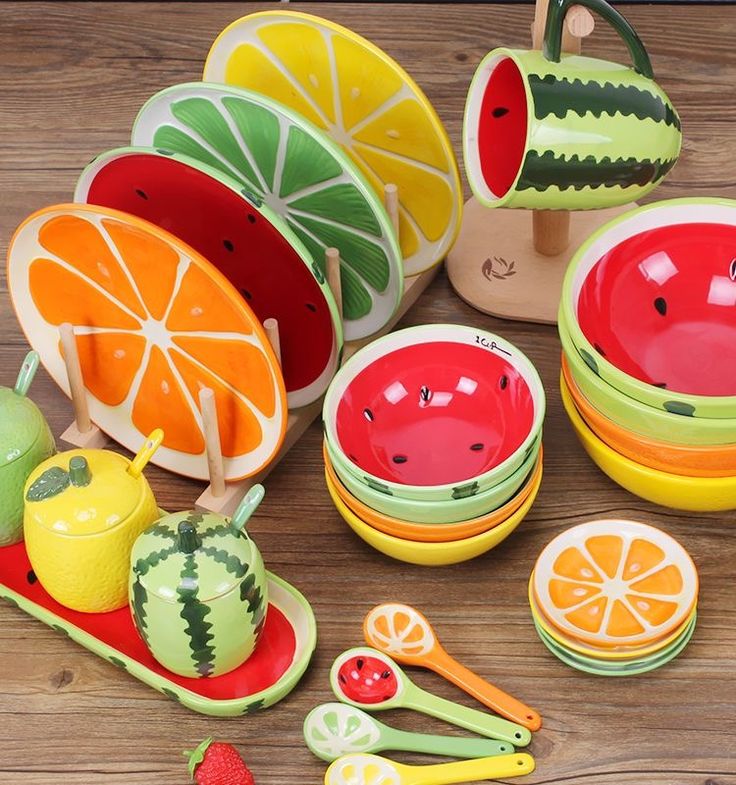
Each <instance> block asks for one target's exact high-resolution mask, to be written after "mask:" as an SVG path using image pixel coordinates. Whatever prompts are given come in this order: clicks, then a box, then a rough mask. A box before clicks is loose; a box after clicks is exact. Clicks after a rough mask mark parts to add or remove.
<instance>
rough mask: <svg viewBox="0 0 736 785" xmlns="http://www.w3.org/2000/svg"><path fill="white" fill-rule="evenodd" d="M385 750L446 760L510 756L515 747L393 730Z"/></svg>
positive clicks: (384, 747)
mask: <svg viewBox="0 0 736 785" xmlns="http://www.w3.org/2000/svg"><path fill="white" fill-rule="evenodd" d="M383 742H384V744H383V745H382V747H383V749H387V750H401V751H402V752H424V753H426V754H427V755H439V756H441V757H446V758H490V757H492V756H494V755H510V754H511V753H513V752H514V745H513V744H509V743H508V742H504V741H496V740H495V739H466V738H463V737H461V736H432V735H430V734H427V733H409V732H408V731H403V730H392V732H391V734H387V735H386V737H385V738H384V739H383Z"/></svg>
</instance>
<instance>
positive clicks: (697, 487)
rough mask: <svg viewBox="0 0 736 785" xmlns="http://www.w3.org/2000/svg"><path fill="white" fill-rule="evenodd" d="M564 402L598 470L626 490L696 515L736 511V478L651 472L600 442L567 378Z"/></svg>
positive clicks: (562, 391) (562, 390) (648, 499)
mask: <svg viewBox="0 0 736 785" xmlns="http://www.w3.org/2000/svg"><path fill="white" fill-rule="evenodd" d="M560 392H561V394H562V403H563V405H564V407H565V411H566V412H567V416H568V417H569V418H570V422H571V423H572V427H573V428H574V430H575V433H576V434H577V437H578V439H579V440H580V443H581V444H582V445H583V448H584V449H585V452H587V453H588V455H589V456H590V458H591V460H592V461H593V462H594V463H595V464H596V465H597V466H598V468H599V469H600V470H601V471H602V472H603V473H604V474H607V475H608V476H609V477H610V478H611V479H612V480H613V481H614V482H616V483H618V484H619V485H620V486H621V487H622V488H626V490H627V491H629V492H630V493H633V494H634V495H635V496H639V497H641V498H642V499H646V500H647V501H650V502H654V504H661V505H662V506H663V507H672V508H674V509H676V510H689V511H692V512H721V511H723V510H733V509H736V477H685V476H683V475H680V474H669V473H668V472H663V471H659V470H658V469H650V468H649V467H648V466H642V465H641V464H640V463H636V461H632V460H631V459H630V458H626V457H624V456H623V455H620V454H619V453H617V452H616V451H615V450H613V449H611V448H610V447H609V446H608V445H607V444H606V443H605V442H604V441H602V440H601V439H599V438H598V437H597V436H596V435H595V433H593V431H591V429H590V428H589V427H588V426H587V425H586V424H585V422H584V421H583V418H582V417H581V416H580V414H579V412H578V410H577V409H576V408H575V404H574V403H573V400H572V396H571V395H570V391H569V390H568V389H567V384H566V383H565V379H564V377H562V376H561V377H560Z"/></svg>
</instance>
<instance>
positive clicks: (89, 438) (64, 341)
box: [59, 322, 107, 448]
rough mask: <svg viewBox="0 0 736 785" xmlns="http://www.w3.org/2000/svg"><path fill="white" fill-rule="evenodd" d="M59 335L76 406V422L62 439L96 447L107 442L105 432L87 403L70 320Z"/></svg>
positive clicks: (63, 325)
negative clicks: (90, 412) (91, 413)
mask: <svg viewBox="0 0 736 785" xmlns="http://www.w3.org/2000/svg"><path fill="white" fill-rule="evenodd" d="M59 337H60V339H61V347H62V350H63V354H64V365H65V367H66V375H67V379H68V381H69V392H70V394H71V397H72V406H73V407H74V422H73V423H72V424H71V425H70V426H69V427H68V428H67V429H66V430H65V431H64V433H62V434H61V439H62V441H65V442H66V443H67V444H71V445H73V446H74V447H84V448H96V447H102V446H103V445H104V444H105V443H106V442H107V437H106V436H105V434H104V433H103V432H102V431H101V430H100V429H99V428H98V427H97V426H96V425H95V424H94V423H93V422H92V420H91V419H90V416H89V407H88V405H87V390H86V388H85V386H84V378H83V376H82V366H81V363H80V362H79V351H78V350H77V338H76V335H75V334H74V327H73V326H72V325H71V324H70V323H69V322H64V323H63V324H61V325H60V326H59Z"/></svg>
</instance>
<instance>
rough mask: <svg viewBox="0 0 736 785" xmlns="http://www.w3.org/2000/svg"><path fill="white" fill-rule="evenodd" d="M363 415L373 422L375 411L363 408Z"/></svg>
mask: <svg viewBox="0 0 736 785" xmlns="http://www.w3.org/2000/svg"><path fill="white" fill-rule="evenodd" d="M363 417H365V419H366V420H368V422H373V420H374V419H375V418H374V417H373V412H372V411H371V410H370V409H363Z"/></svg>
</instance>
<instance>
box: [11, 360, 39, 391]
mask: <svg viewBox="0 0 736 785" xmlns="http://www.w3.org/2000/svg"><path fill="white" fill-rule="evenodd" d="M37 370H38V354H37V353H36V352H34V351H33V350H31V351H30V352H28V354H27V355H26V356H25V359H24V360H23V365H21V367H20V371H18V378H17V379H16V381H15V387H14V388H13V390H14V391H15V392H16V393H17V394H18V395H23V396H25V395H26V394H27V392H28V388H29V387H30V386H31V382H32V381H33V377H34V376H35V375H36V371H37Z"/></svg>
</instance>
